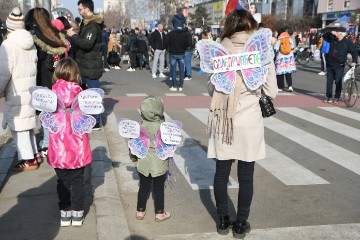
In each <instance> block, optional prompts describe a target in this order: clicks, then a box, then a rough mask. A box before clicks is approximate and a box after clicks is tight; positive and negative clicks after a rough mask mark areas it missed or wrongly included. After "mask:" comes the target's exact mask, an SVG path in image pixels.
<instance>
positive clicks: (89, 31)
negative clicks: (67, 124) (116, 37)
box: [68, 0, 103, 130]
mask: <svg viewBox="0 0 360 240" xmlns="http://www.w3.org/2000/svg"><path fill="white" fill-rule="evenodd" d="M78 10H79V14H80V15H81V16H82V17H83V21H82V23H81V25H80V32H79V34H76V33H75V32H74V31H73V30H69V31H68V35H69V36H70V37H72V39H73V41H74V42H75V44H76V47H77V52H76V63H77V64H78V66H79V69H80V73H81V77H82V79H83V82H85V83H86V87H88V88H99V87H100V82H99V79H100V78H101V76H102V72H103V62H102V50H101V30H102V22H103V21H102V18H101V17H100V16H98V15H95V14H94V2H93V1H92V0H79V1H78ZM94 117H95V119H96V124H95V126H94V128H93V130H100V115H94Z"/></svg>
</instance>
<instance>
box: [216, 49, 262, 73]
mask: <svg viewBox="0 0 360 240" xmlns="http://www.w3.org/2000/svg"><path fill="white" fill-rule="evenodd" d="M212 61H213V66H214V73H219V72H228V71H234V70H240V69H247V68H256V67H261V58H260V52H259V51H254V52H245V53H239V54H231V55H225V56H221V57H213V58H212Z"/></svg>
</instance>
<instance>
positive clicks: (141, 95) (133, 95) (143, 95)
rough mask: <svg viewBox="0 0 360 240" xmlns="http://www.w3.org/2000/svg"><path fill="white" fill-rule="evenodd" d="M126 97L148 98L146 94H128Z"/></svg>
mask: <svg viewBox="0 0 360 240" xmlns="http://www.w3.org/2000/svg"><path fill="white" fill-rule="evenodd" d="M126 96H128V97H147V96H148V95H147V94H146V93H127V94H126Z"/></svg>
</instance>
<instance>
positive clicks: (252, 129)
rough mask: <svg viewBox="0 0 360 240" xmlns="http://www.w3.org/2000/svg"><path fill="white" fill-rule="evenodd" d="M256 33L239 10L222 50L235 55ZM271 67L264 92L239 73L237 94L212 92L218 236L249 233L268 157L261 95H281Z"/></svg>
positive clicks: (211, 141) (227, 22) (230, 17)
mask: <svg viewBox="0 0 360 240" xmlns="http://www.w3.org/2000/svg"><path fill="white" fill-rule="evenodd" d="M257 28H258V24H257V22H256V20H255V19H254V18H253V17H252V15H251V13H250V12H248V11H246V10H234V11H233V12H231V13H230V14H229V15H228V16H227V18H226V20H225V25H224V32H223V35H222V36H221V40H222V45H223V46H224V47H225V49H227V50H228V51H230V53H231V54H236V53H240V52H241V51H242V48H243V46H244V44H245V43H246V41H247V40H248V39H249V38H250V37H251V35H252V34H253V33H254V31H256V30H257ZM267 68H268V74H267V77H266V82H265V84H264V85H263V86H262V90H261V89H257V90H255V91H250V90H248V88H247V87H246V85H245V83H244V80H243V79H242V77H241V74H236V85H235V89H234V91H233V92H232V93H230V94H224V93H222V92H219V91H213V92H210V95H212V99H211V105H210V111H209V116H208V119H209V121H208V126H207V128H208V130H209V134H210V136H209V145H208V153H207V157H208V158H215V159H216V172H215V177H214V195H215V201H216V208H217V214H218V216H219V222H218V225H217V232H218V233H219V234H227V233H228V232H229V230H230V228H231V226H232V231H233V236H234V237H235V238H243V237H244V236H245V234H246V232H249V231H250V224H249V222H248V217H249V213H250V206H251V202H252V198H253V176H254V167H255V161H257V160H260V159H264V158H265V157H266V151H265V140H264V123H263V117H262V112H261V109H260V106H259V94H260V92H261V91H263V92H264V93H265V94H266V95H268V96H270V97H271V98H275V97H276V93H277V87H276V78H275V69H274V64H273V62H272V61H270V63H269V64H268V65H267ZM234 160H236V161H237V175H238V182H239V193H238V205H237V216H236V221H235V222H234V223H232V221H231V220H230V216H229V208H228V201H229V200H228V198H229V196H228V182H229V176H230V171H231V165H232V163H233V161H234Z"/></svg>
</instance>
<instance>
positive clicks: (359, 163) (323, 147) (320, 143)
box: [264, 117, 360, 175]
mask: <svg viewBox="0 0 360 240" xmlns="http://www.w3.org/2000/svg"><path fill="white" fill-rule="evenodd" d="M264 124H265V127H267V128H269V129H271V130H273V131H274V132H276V133H278V134H280V135H282V136H284V137H286V138H288V139H290V140H292V141H294V142H296V143H298V144H300V145H302V146H304V147H305V148H307V149H309V150H311V151H313V152H315V153H317V154H319V155H321V156H323V157H325V158H327V159H329V160H330V161H332V162H334V163H337V164H339V165H340V166H343V167H344V168H346V169H348V170H349V171H352V172H354V173H356V174H359V175H360V158H359V155H357V154H355V153H353V152H350V151H348V150H346V149H344V148H342V147H339V146H337V145H335V144H333V143H331V142H329V141H326V140H324V139H322V138H320V137H317V136H315V135H312V134H310V133H308V132H306V131H303V130H301V129H299V128H296V127H294V126H292V125H290V124H288V123H286V122H283V121H281V120H278V119H276V118H274V117H270V118H266V119H264Z"/></svg>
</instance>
